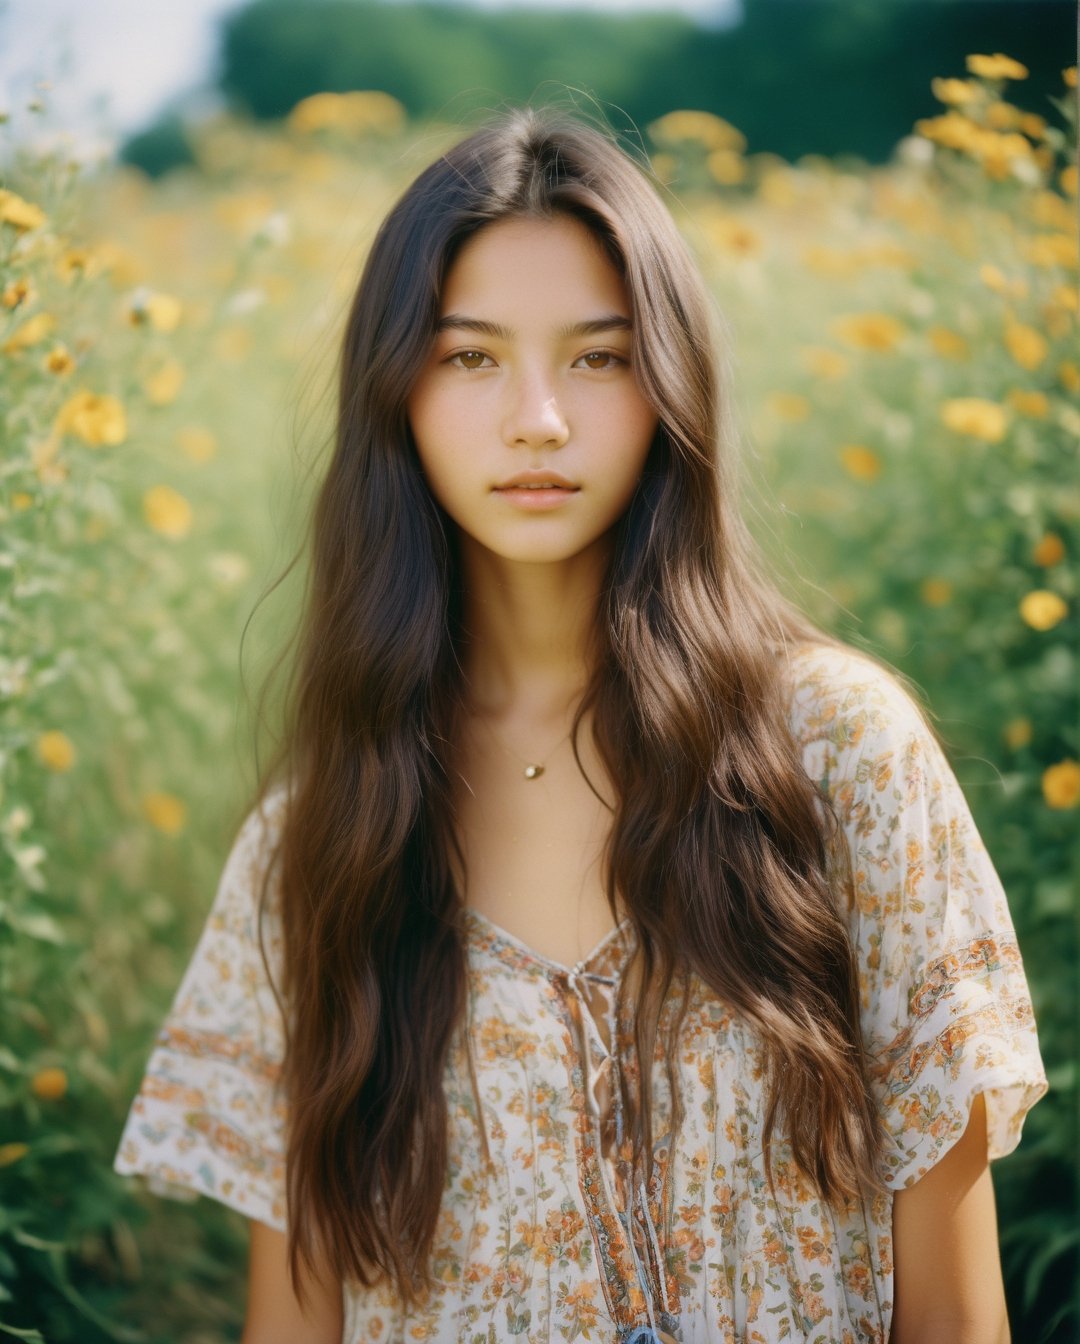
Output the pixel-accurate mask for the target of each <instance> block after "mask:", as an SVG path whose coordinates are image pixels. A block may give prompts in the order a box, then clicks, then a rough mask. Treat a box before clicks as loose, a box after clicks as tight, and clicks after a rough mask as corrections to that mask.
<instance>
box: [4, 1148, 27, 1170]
mask: <svg viewBox="0 0 1080 1344" xmlns="http://www.w3.org/2000/svg"><path fill="white" fill-rule="evenodd" d="M29 1151H30V1145H29V1144H28V1143H0V1167H10V1166H11V1164H12V1163H13V1162H18V1161H19V1159H20V1158H23V1157H25V1156H26V1154H27V1153H28V1152H29Z"/></svg>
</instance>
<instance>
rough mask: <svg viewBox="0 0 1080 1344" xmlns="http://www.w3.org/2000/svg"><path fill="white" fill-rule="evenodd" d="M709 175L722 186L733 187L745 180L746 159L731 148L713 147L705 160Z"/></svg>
mask: <svg viewBox="0 0 1080 1344" xmlns="http://www.w3.org/2000/svg"><path fill="white" fill-rule="evenodd" d="M705 166H706V168H708V170H709V176H710V177H711V178H712V180H713V181H714V182H719V183H720V185H721V186H722V187H733V186H735V185H736V184H737V183H739V182H743V181H745V180H746V160H745V159H744V158H743V157H742V156H741V155H740V154H738V153H736V151H735V150H733V149H713V150H710V151H709V156H708V158H707V159H706V160H705Z"/></svg>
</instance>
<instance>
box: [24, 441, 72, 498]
mask: <svg viewBox="0 0 1080 1344" xmlns="http://www.w3.org/2000/svg"><path fill="white" fill-rule="evenodd" d="M59 457H60V437H59V435H58V434H57V433H56V431H55V430H54V431H53V433H52V434H50V435H49V437H48V438H47V439H40V440H39V441H38V442H37V443H35V444H34V445H33V446H32V447H31V449H30V465H31V466H32V467H33V468H34V470H35V471H36V472H37V478H38V480H39V481H40V482H41V483H42V485H60V484H61V482H63V481H66V480H67V478H68V469H67V467H66V466H65V465H64V463H63V462H61V461H60V460H59Z"/></svg>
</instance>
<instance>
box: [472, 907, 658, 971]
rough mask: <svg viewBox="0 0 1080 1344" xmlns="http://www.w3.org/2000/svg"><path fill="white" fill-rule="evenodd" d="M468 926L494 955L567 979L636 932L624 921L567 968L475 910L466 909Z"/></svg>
mask: <svg viewBox="0 0 1080 1344" xmlns="http://www.w3.org/2000/svg"><path fill="white" fill-rule="evenodd" d="M465 922H466V924H467V925H469V926H471V930H472V931H473V932H474V933H478V934H479V935H480V937H481V939H482V940H483V942H484V943H485V944H487V945H488V946H490V947H491V948H492V949H493V950H494V951H496V952H501V951H503V950H506V951H509V952H510V953H511V956H512V959H513V960H515V961H519V960H521V959H524V960H526V961H528V962H530V963H531V964H533V965H534V966H537V967H539V968H540V969H541V970H543V971H545V972H547V973H548V974H549V975H563V976H578V975H582V974H583V973H585V972H586V971H588V969H589V968H590V967H591V966H593V965H594V964H595V963H596V962H597V961H599V960H600V959H601V958H602V957H603V955H604V954H605V953H606V952H608V951H609V950H610V949H611V945H612V944H613V943H614V942H616V941H617V940H618V941H622V940H623V939H624V938H629V937H630V936H631V935H632V931H633V930H632V923H631V920H630V918H629V916H626V917H624V918H623V919H621V920H620V921H619V922H618V924H616V925H615V926H614V927H613V928H611V929H609V930H608V932H607V933H606V934H604V936H603V938H601V939H600V941H599V942H598V943H597V944H596V946H595V947H593V948H592V949H590V951H588V952H586V953H585V955H584V956H583V957H581V958H580V960H578V961H577V962H575V963H574V965H573V966H566V965H564V964H563V963H562V962H561V961H556V960H555V958H554V957H548V956H545V955H544V953H543V952H538V951H537V950H536V948H534V947H530V946H529V944H528V943H526V942H524V941H523V940H522V939H521V938H518V937H517V936H516V935H515V934H513V933H511V932H510V931H509V929H504V928H503V927H502V925H501V924H497V923H496V922H495V921H494V920H493V919H491V918H490V917H489V916H488V915H485V914H484V913H483V911H481V910H477V909H476V908H475V907H474V906H471V905H470V906H466V907H465Z"/></svg>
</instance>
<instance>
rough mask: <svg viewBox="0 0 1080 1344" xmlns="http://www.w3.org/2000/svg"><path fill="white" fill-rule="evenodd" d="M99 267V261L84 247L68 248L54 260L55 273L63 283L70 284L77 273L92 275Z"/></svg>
mask: <svg viewBox="0 0 1080 1344" xmlns="http://www.w3.org/2000/svg"><path fill="white" fill-rule="evenodd" d="M99 269H100V263H99V262H98V261H97V259H96V258H95V257H94V255H93V253H91V252H90V251H88V249H87V248H85V247H72V248H69V249H68V250H67V251H66V252H65V253H64V254H63V256H61V257H59V258H58V259H57V262H56V274H57V275H58V276H59V277H60V279H61V280H63V281H64V283H65V284H70V283H71V282H72V280H74V279H75V277H76V276H77V275H78V276H83V275H92V274H95V273H96V272H97V271H98V270H99Z"/></svg>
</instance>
